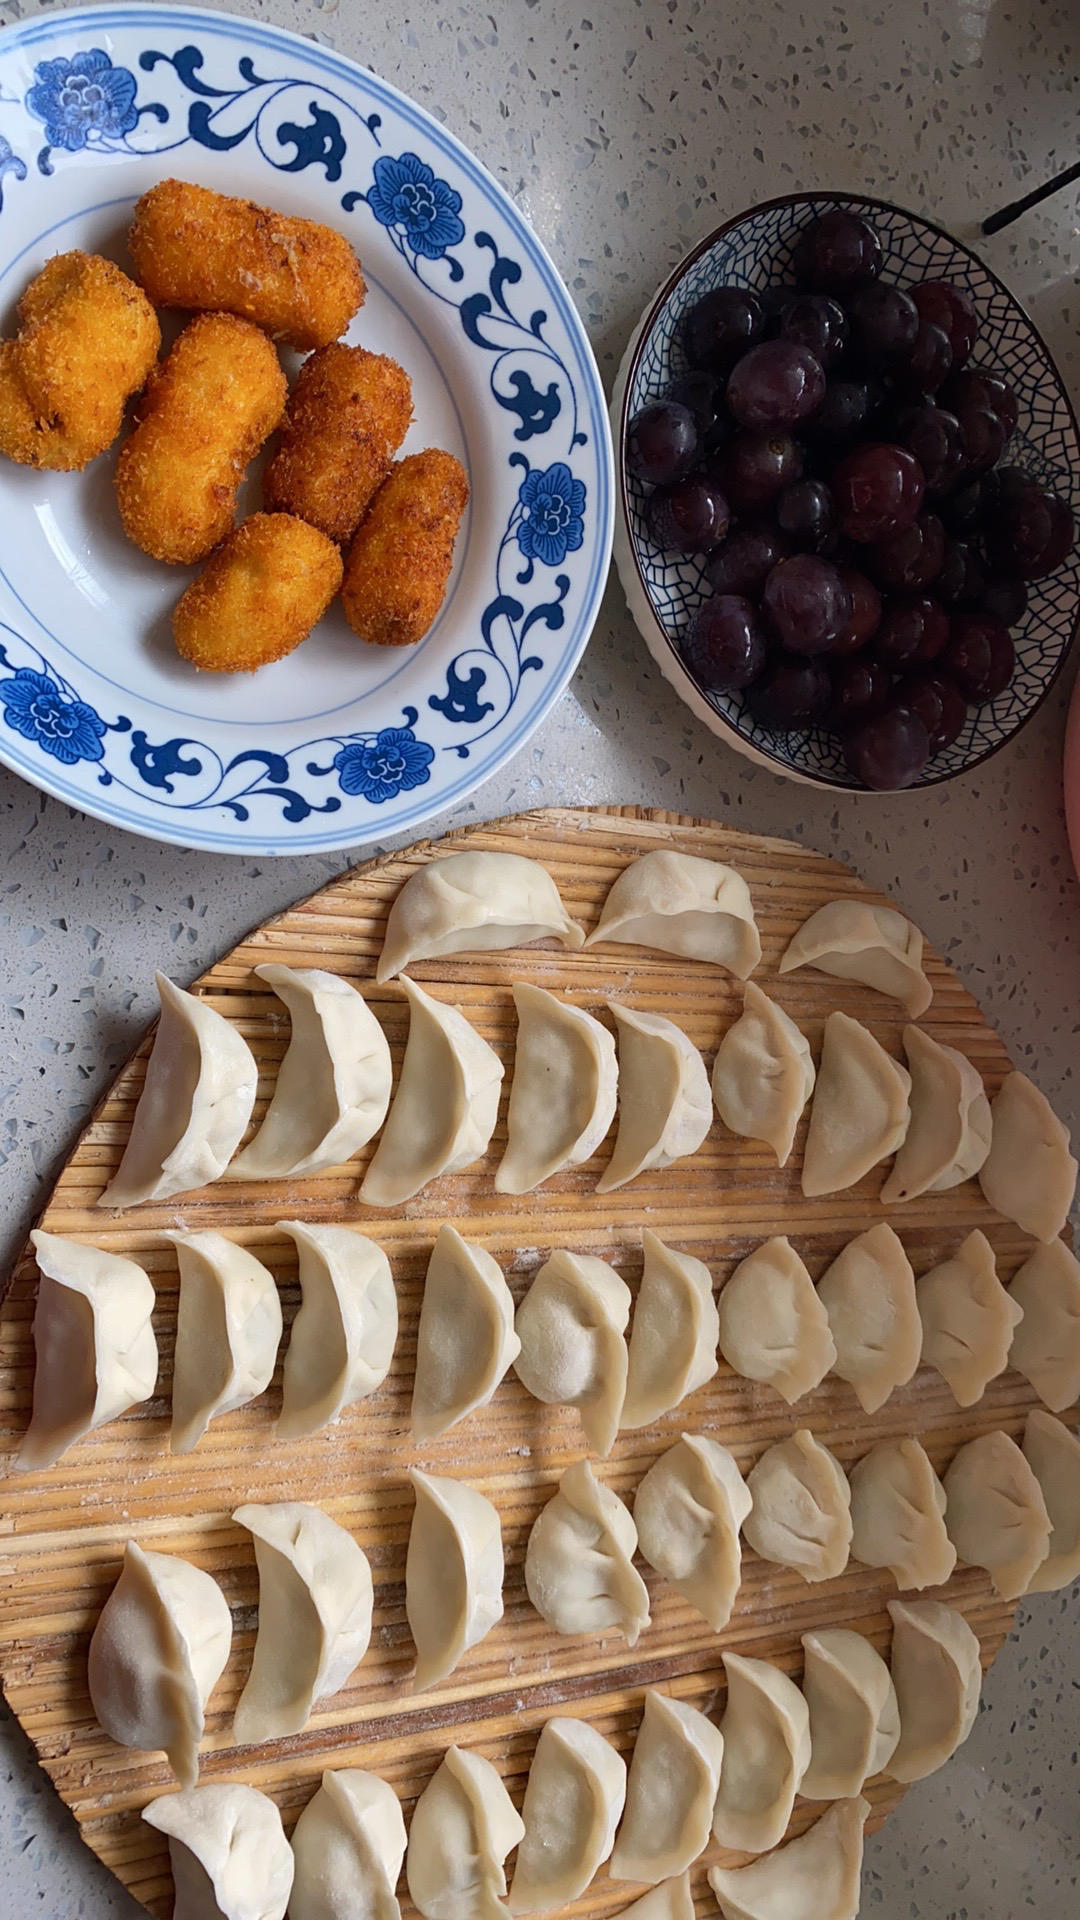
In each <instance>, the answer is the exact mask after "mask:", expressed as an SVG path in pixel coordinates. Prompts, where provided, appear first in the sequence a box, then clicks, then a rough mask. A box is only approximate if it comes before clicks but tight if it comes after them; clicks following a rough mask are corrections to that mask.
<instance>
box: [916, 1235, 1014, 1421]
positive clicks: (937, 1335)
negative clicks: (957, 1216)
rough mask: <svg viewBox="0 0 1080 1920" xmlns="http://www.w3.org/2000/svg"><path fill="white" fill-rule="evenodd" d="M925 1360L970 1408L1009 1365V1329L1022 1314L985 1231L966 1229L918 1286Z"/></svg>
mask: <svg viewBox="0 0 1080 1920" xmlns="http://www.w3.org/2000/svg"><path fill="white" fill-rule="evenodd" d="M915 1291H916V1296H917V1298H918V1303H919V1318H920V1319H921V1321H922V1328H923V1349H922V1357H923V1362H924V1364H925V1365H926V1366H928V1367H936V1368H937V1370H938V1372H939V1373H940V1374H941V1377H942V1379H943V1380H944V1381H945V1383H946V1385H947V1386H948V1387H949V1388H950V1390H951V1392H952V1395H953V1398H954V1400H955V1401H956V1403H957V1406H960V1407H973V1406H974V1405H975V1402H976V1401H977V1400H981V1399H982V1396H983V1394H984V1393H985V1391H986V1388H987V1387H988V1386H989V1384H990V1382H991V1380H996V1379H997V1376H998V1374H999V1373H1003V1372H1004V1371H1005V1368H1006V1367H1007V1366H1008V1364H1009V1348H1010V1346H1011V1345H1012V1338H1013V1329H1014V1327H1015V1326H1016V1325H1017V1323H1018V1321H1019V1320H1020V1319H1021V1318H1022V1317H1023V1315H1022V1309H1021V1308H1020V1307H1018V1306H1017V1304H1016V1302H1015V1300H1011V1299H1010V1298H1009V1295H1008V1294H1007V1293H1006V1291H1005V1289H1004V1287H1003V1286H1002V1284H1001V1281H1000V1280H999V1279H998V1273H997V1267H996V1265H995V1263H994V1249H993V1247H992V1246H991V1245H990V1242H989V1240H987V1238H986V1236H985V1234H982V1233H980V1232H979V1230H978V1228H976V1229H975V1231H974V1233H969V1234H968V1237H967V1239H966V1240H965V1241H964V1242H963V1244H962V1245H961V1246H960V1247H958V1248H957V1251H956V1253H955V1254H954V1255H953V1257H952V1259H951V1260H944V1261H942V1263H941V1265H940V1266H938V1267H931V1269H930V1272H929V1273H924V1274H923V1276H922V1278H921V1279H920V1280H919V1282H918V1284H917V1286H916V1289H915Z"/></svg>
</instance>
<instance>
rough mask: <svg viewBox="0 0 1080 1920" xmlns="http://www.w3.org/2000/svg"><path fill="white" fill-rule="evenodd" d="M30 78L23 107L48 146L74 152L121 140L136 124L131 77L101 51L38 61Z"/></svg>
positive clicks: (136, 115)
mask: <svg viewBox="0 0 1080 1920" xmlns="http://www.w3.org/2000/svg"><path fill="white" fill-rule="evenodd" d="M34 74H35V79H34V84H33V86H32V87H31V88H30V90H29V92H28V93H27V96H26V106H27V110H28V111H29V112H30V113H32V114H33V115H34V118H35V119H36V120H40V121H42V122H43V124H44V127H45V137H46V139H47V140H48V143H49V145H50V146H51V147H62V148H63V149H64V151H65V153H78V152H80V151H81V149H82V148H83V147H86V146H90V145H92V144H93V143H94V142H95V141H99V140H122V139H123V138H124V135H125V134H127V133H132V132H133V131H134V129H135V128H136V127H137V126H138V124H139V115H138V110H137V108H136V106H135V91H136V82H135V75H134V74H133V73H129V72H128V70H127V68H126V67H114V66H113V63H112V61H111V60H110V59H109V56H108V54H107V53H105V52H103V50H102V48H101V47H91V48H90V50H89V52H88V53H77V54H75V55H74V56H73V58H71V59H67V58H66V57H65V56H64V55H63V54H61V55H59V56H58V57H57V58H56V59H55V60H40V61H39V62H38V64H37V66H36V67H35V69H34Z"/></svg>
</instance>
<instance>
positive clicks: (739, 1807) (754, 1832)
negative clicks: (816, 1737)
mask: <svg viewBox="0 0 1080 1920" xmlns="http://www.w3.org/2000/svg"><path fill="white" fill-rule="evenodd" d="M723 1661H724V1672H725V1673H726V1675H727V1705H726V1707H725V1709H724V1717H723V1719H722V1720H721V1722H720V1730H721V1732H722V1733H723V1736H724V1765H723V1770H722V1772H721V1775H720V1791H719V1792H718V1794H717V1796H716V1806H715V1809H714V1811H713V1823H712V1830H713V1835H714V1837H715V1838H716V1839H717V1840H718V1841H719V1842H720V1845H721V1846H722V1847H729V1848H731V1849H732V1850H733V1851H738V1852H740V1853H766V1852H767V1851H768V1849H769V1848H770V1847H775V1846H778V1845H779V1843H780V1841H781V1840H782V1839H783V1837H784V1835H785V1833H786V1832H787V1826H788V1821H789V1820H790V1819H791V1810H792V1808H793V1806H794V1805H795V1795H796V1794H797V1793H798V1791H799V1783H800V1781H801V1780H802V1777H803V1774H804V1773H805V1772H806V1769H807V1767H808V1766H809V1765H810V1713H809V1709H808V1707H807V1704H806V1701H805V1700H804V1699H803V1696H802V1694H801V1693H800V1692H799V1689H798V1687H797V1686H796V1685H795V1682H794V1680H791V1679H789V1678H788V1676H787V1674H786V1673H781V1671H780V1669H779V1667H774V1666H773V1665H771V1663H770V1662H769V1661H768V1660H745V1659H743V1658H742V1657H741V1656H740V1655H739V1654H737V1653H725V1654H724V1656H723Z"/></svg>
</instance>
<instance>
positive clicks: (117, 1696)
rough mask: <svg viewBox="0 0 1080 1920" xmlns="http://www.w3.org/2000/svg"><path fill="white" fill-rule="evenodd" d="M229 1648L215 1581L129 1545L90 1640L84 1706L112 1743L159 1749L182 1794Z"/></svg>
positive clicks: (228, 1623) (194, 1769)
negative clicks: (88, 1706)
mask: <svg viewBox="0 0 1080 1920" xmlns="http://www.w3.org/2000/svg"><path fill="white" fill-rule="evenodd" d="M231 1644H232V1614H231V1613H230V1612H229V1607H228V1602H227V1601H226V1599H225V1595H224V1594H223V1593H222V1591H221V1588H220V1587H219V1586H218V1584H217V1581H216V1580H212V1579H211V1578H210V1575H209V1574H208V1573H204V1572H203V1571H202V1568H201V1567H193V1566H191V1564H190V1563H189V1562H188V1561H187V1560H180V1559H178V1558H177V1556H176V1555H175V1554H171V1553H144V1552H143V1549H142V1548H141V1547H140V1546H139V1545H138V1543H137V1542H136V1541H134V1540H129V1541H128V1543H127V1547H126V1548H125V1551H124V1565H123V1569H122V1571H121V1574H120V1578H119V1579H118V1581H117V1583H116V1585H115V1587H114V1588H113V1590H112V1592H111V1593H110V1595H109V1597H108V1599H107V1600H106V1602H105V1605H104V1607H103V1608H102V1610H101V1614H100V1617H99V1619H98V1623H97V1626H96V1627H95V1628H94V1632H93V1637H92V1638H91V1641H90V1655H89V1662H88V1667H87V1679H88V1683H89V1690H90V1704H91V1706H92V1707H93V1709H94V1712H95V1713H96V1715H97V1717H98V1720H99V1721H100V1723H101V1725H102V1726H103V1727H104V1729H105V1732H106V1733H107V1734H108V1736H109V1739H110V1740H115V1741H116V1743H117V1745H118V1746H121V1747H137V1748H140V1749H142V1750H143V1751H145V1752H150V1753H154V1752H158V1751H161V1752H163V1753H164V1754H165V1755H166V1757H167V1759H168V1762H169V1765H170V1767H171V1768H172V1770H173V1772H174V1773H175V1775H176V1777H177V1779H178V1780H179V1782H180V1785H181V1786H182V1787H193V1786H194V1785H195V1782H196V1780H197V1779H198V1777H199V1742H200V1741H201V1739H202V1736H203V1719H204V1714H205V1710H206V1703H207V1701H208V1700H209V1698H210V1695H211V1693H212V1692H213V1690H214V1687H215V1685H216V1683H217V1681H218V1680H219V1679H220V1677H221V1675H222V1673H223V1671H224V1668H225V1662H226V1660H227V1659H228V1657H229V1648H230V1646H231Z"/></svg>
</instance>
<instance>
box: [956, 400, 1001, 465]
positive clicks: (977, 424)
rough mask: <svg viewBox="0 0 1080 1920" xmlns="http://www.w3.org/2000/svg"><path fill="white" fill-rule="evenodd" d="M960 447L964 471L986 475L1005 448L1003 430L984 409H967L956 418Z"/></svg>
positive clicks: (996, 418)
mask: <svg viewBox="0 0 1080 1920" xmlns="http://www.w3.org/2000/svg"><path fill="white" fill-rule="evenodd" d="M957 419H958V420H959V422H960V445H961V447H962V448H963V453H964V471H965V472H966V473H968V474H973V475H974V474H980V473H989V471H990V468H991V467H992V466H994V465H995V464H996V462H997V461H998V460H1000V458H1001V455H1002V452H1003V450H1004V447H1005V428H1004V426H1003V425H1002V422H1001V421H1000V420H999V418H998V416H997V414H996V413H991V412H990V409H989V408H988V407H968V408H966V409H965V411H964V412H963V413H960V414H958V415H957Z"/></svg>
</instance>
